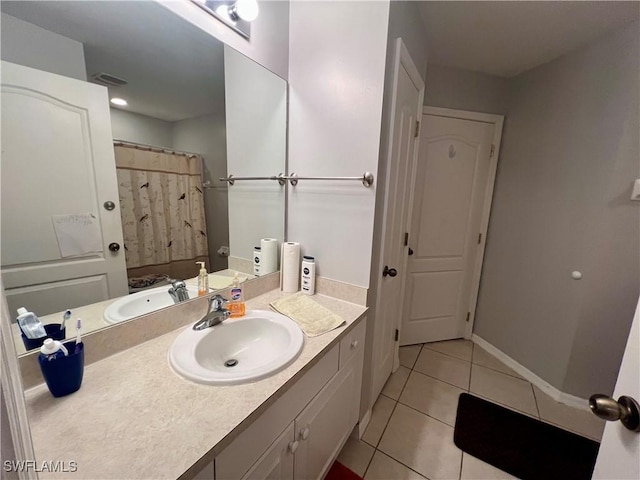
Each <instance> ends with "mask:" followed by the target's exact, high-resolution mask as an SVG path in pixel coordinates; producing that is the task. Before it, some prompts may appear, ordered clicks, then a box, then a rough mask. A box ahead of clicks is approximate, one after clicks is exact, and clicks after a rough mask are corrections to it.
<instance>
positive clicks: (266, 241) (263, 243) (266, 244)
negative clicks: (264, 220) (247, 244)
mask: <svg viewBox="0 0 640 480" xmlns="http://www.w3.org/2000/svg"><path fill="white" fill-rule="evenodd" d="M260 251H261V252H262V258H261V259H260V275H261V276H263V275H268V274H270V273H273V272H276V271H277V270H278V239H277V238H263V239H262V240H260Z"/></svg>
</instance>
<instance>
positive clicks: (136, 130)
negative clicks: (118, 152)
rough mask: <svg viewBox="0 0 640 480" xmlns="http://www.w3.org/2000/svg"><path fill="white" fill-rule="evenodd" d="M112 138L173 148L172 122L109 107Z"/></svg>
mask: <svg viewBox="0 0 640 480" xmlns="http://www.w3.org/2000/svg"><path fill="white" fill-rule="evenodd" d="M109 111H110V113H111V130H112V133H113V138H117V139H118V140H126V141H128V142H135V143H143V144H145V145H154V146H157V147H165V148H173V123H172V122H165V121H164V120H158V119H157V118H152V117H148V116H146V115H140V114H138V113H132V112H127V111H124V110H120V109H118V108H110V109H109Z"/></svg>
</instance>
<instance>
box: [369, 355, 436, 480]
mask: <svg viewBox="0 0 640 480" xmlns="http://www.w3.org/2000/svg"><path fill="white" fill-rule="evenodd" d="M424 345H425V344H424V343H423V344H421V345H420V350H419V351H418V355H416V359H415V361H414V362H413V364H412V366H411V368H410V370H409V375H408V376H407V380H406V381H405V382H404V385H403V386H402V389H401V390H400V394H399V395H398V400H394V401H395V405H394V406H393V410H391V415H389V418H388V420H387V423H386V425H385V426H384V429H383V430H382V434H381V435H380V439H379V440H378V442H377V443H376V446H375V447H374V451H373V455H372V456H371V459H370V460H369V463H368V464H367V468H366V470H365V472H364V476H363V477H362V478H364V477H366V475H367V472H368V471H369V467H370V466H371V462H372V461H373V457H374V456H375V454H376V452H380V453H381V454H382V455H385V456H386V457H389V458H390V459H392V460H393V461H395V462H398V463H399V464H400V465H402V466H404V467H406V468H408V469H409V470H411V471H412V472H415V473H417V474H418V475H420V476H422V477H423V478H425V479H426V480H429V479H428V478H427V477H425V476H424V475H422V474H421V473H420V472H418V471H416V470H414V469H412V468H411V467H409V466H408V465H405V464H404V463H402V462H401V461H400V460H398V459H397V458H395V457H392V456H391V455H389V454H387V453H385V452H384V451H382V450H380V449H379V448H378V445H380V442H381V441H382V437H384V433H385V432H386V431H387V427H388V426H389V422H391V417H393V414H394V412H395V411H396V408H398V404H400V397H401V396H402V393H403V392H404V389H405V388H406V387H407V383H409V377H411V373H412V372H413V367H415V365H416V363H417V362H418V357H420V354H421V353H422V350H423V348H424ZM403 366H404V365H403ZM405 368H408V367H405ZM416 371H417V370H416ZM418 373H420V372H418ZM385 396H386V395H385ZM387 398H390V397H387ZM392 400H393V399H392ZM402 405H404V404H402ZM409 408H410V407H409ZM414 410H415V409H414ZM420 413H422V412H420ZM445 425H446V424H445Z"/></svg>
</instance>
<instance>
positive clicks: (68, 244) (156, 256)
mask: <svg viewBox="0 0 640 480" xmlns="http://www.w3.org/2000/svg"><path fill="white" fill-rule="evenodd" d="M1 9H2V29H1V31H2V71H1V74H2V77H1V78H2V99H1V100H2V163H1V167H0V168H1V169H2V179H1V181H2V185H1V195H2V198H1V221H2V223H1V225H0V227H1V230H0V245H1V252H0V259H1V262H2V279H3V283H4V287H5V295H6V297H7V302H8V304H9V308H10V311H11V313H12V314H13V315H16V310H17V309H18V308H19V307H25V308H26V309H27V310H29V311H32V312H34V313H35V314H36V315H37V316H38V317H39V318H41V320H43V323H45V324H48V323H60V322H61V320H62V318H63V313H64V312H65V311H66V310H67V309H70V310H71V311H72V315H71V319H70V320H69V321H68V322H67V334H66V338H73V335H75V321H76V318H81V319H82V326H83V332H84V333H86V332H87V331H93V330H96V329H100V328H104V327H107V326H109V325H110V324H113V323H117V322H120V321H126V320H130V319H133V318H135V317H136V316H139V315H141V314H144V313H148V312H149V311H153V310H157V309H160V308H165V307H169V306H171V305H173V303H174V300H173V299H172V298H171V297H170V296H169V294H168V292H167V290H168V288H169V287H171V283H172V281H175V280H184V281H185V283H186V284H187V288H188V289H189V292H190V296H191V297H192V298H193V296H194V292H195V295H197V289H196V278H195V277H196V276H197V274H198V269H199V266H198V265H196V262H198V261H203V262H205V264H206V267H207V269H208V271H209V272H210V273H211V275H210V276H209V282H210V285H209V286H210V288H211V290H214V289H220V288H225V287H227V286H229V285H230V284H231V282H232V280H233V277H234V275H235V274H238V277H239V279H240V280H241V281H247V280H251V279H252V278H255V277H254V275H253V273H254V271H253V261H252V259H253V250H254V247H255V246H260V242H261V239H263V238H272V239H277V240H278V241H280V242H281V241H282V240H284V215H285V208H284V199H285V187H283V186H281V185H280V184H279V183H278V182H277V181H271V180H263V181H255V182H236V183H235V184H234V185H233V186H230V185H229V184H228V183H226V182H224V181H220V180H219V178H220V177H227V176H228V175H234V176H236V177H239V176H267V177H269V176H275V175H278V174H279V173H285V169H286V128H287V118H286V112H287V84H286V81H285V80H283V79H282V78H280V77H278V76H276V75H275V74H273V73H272V72H270V71H268V70H267V69H265V68H263V67H262V66H260V65H258V64H257V63H255V62H253V61H252V60H250V59H248V58H247V57H245V56H243V55H241V54H240V53H238V52H236V51H235V50H233V49H231V48H229V47H228V46H226V45H224V44H222V43H221V42H220V41H218V40H217V39H215V38H213V37H212V36H210V35H208V34H207V33H205V32H203V31H201V30H200V29H198V28H197V27H195V26H193V25H191V24H190V23H188V22H187V21H185V20H184V19H181V18H179V17H177V16H175V15H174V14H173V13H172V12H170V11H169V10H168V9H166V8H165V7H163V6H162V5H161V4H159V3H156V2H152V1H121V2H115V1H109V2H104V1H96V2H92V1H83V2H77V1H69V2H60V1H16V2H12V1H3V2H2V4H1ZM203 15H206V14H205V13H204V12H203ZM212 21H215V20H212ZM114 98H119V99H122V100H125V101H126V102H127V104H126V105H122V103H123V102H122V101H120V102H119V103H120V105H117V104H113V103H112V102H113V101H116V102H118V100H113V99H114ZM263 273H265V272H263ZM156 292H158V293H156ZM114 304H115V305H117V306H118V308H117V309H115V307H114ZM110 307H111V310H109V308H110ZM109 311H110V313H108V312H109ZM12 326H13V328H14V330H15V338H16V347H17V349H18V351H19V352H25V350H26V348H25V346H28V345H29V344H30V342H23V340H22V338H21V332H20V330H19V328H18V326H17V324H14V325H12Z"/></svg>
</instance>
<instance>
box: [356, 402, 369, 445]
mask: <svg viewBox="0 0 640 480" xmlns="http://www.w3.org/2000/svg"><path fill="white" fill-rule="evenodd" d="M370 421H371V409H369V410H367V411H366V412H365V413H364V415H363V416H362V418H361V419H360V421H359V422H358V440H360V439H361V438H362V436H363V435H364V431H365V430H366V429H367V426H368V425H369V422H370Z"/></svg>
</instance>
